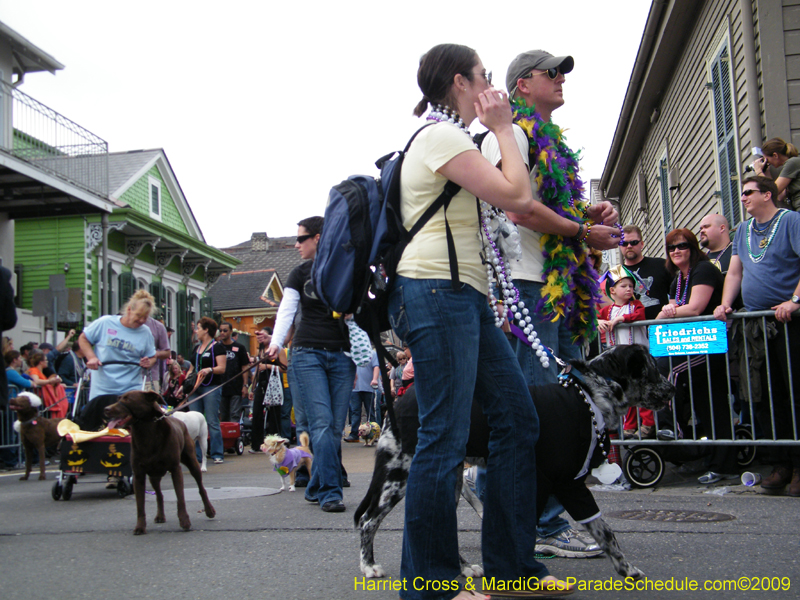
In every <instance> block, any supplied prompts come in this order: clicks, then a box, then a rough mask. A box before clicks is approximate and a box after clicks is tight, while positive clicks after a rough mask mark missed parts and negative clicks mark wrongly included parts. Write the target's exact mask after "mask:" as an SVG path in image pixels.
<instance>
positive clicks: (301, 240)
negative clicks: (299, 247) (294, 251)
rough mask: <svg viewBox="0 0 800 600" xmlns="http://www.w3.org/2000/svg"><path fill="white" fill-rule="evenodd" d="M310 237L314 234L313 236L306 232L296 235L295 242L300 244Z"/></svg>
mask: <svg viewBox="0 0 800 600" xmlns="http://www.w3.org/2000/svg"><path fill="white" fill-rule="evenodd" d="M312 237H314V236H313V235H311V234H310V233H308V234H306V235H298V236H297V243H298V244H302V243H303V242H305V241H306V240H307V239H308V238H312Z"/></svg>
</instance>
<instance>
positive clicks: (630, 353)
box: [354, 345, 675, 577]
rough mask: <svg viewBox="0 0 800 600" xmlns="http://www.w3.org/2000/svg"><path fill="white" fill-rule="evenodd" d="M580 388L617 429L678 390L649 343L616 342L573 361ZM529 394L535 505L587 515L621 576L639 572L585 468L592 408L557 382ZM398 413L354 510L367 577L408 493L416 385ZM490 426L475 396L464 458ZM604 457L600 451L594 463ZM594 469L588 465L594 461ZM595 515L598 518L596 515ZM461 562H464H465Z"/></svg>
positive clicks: (481, 443) (483, 452)
mask: <svg viewBox="0 0 800 600" xmlns="http://www.w3.org/2000/svg"><path fill="white" fill-rule="evenodd" d="M573 368H574V369H575V370H577V371H578V373H579V374H578V375H576V376H577V377H579V378H580V381H581V387H582V388H583V389H584V390H585V391H586V392H587V393H588V394H589V395H590V396H591V398H592V400H593V401H594V403H595V405H596V406H597V408H598V409H599V410H600V412H601V413H602V414H603V416H604V419H605V421H606V423H607V424H608V426H610V427H614V426H615V425H616V423H617V420H618V419H619V417H620V416H622V415H624V414H625V413H626V412H627V410H628V407H630V406H641V407H643V408H650V409H653V410H661V409H663V408H664V407H665V406H666V405H667V402H668V401H669V400H670V399H671V398H672V396H673V395H674V393H675V388H674V387H673V386H672V384H670V383H669V382H668V381H667V380H666V379H665V378H664V377H662V376H661V375H660V374H659V372H658V369H657V366H656V362H655V360H654V359H653V358H652V357H651V356H650V354H649V352H648V350H647V348H645V347H644V346H639V345H630V346H615V347H613V348H610V349H609V350H607V351H606V352H604V353H603V354H601V355H600V356H598V357H597V358H595V359H593V360H591V361H589V362H588V363H584V362H582V361H575V362H574V363H573ZM530 392H531V396H532V397H533V400H534V404H535V406H536V411H537V414H538V415H539V431H540V433H539V441H538V442H537V446H536V449H537V452H536V468H537V473H536V478H537V481H536V483H537V510H538V512H539V514H541V511H542V510H543V508H544V504H545V501H546V500H547V497H548V496H549V495H550V494H551V493H553V494H554V495H555V496H556V497H557V498H558V499H559V501H560V502H561V503H562V505H563V506H564V507H565V508H566V509H567V511H568V512H569V513H570V515H571V516H572V517H573V518H574V519H576V520H577V521H587V520H588V521H587V522H585V523H584V525H585V526H586V528H587V529H588V530H589V532H590V533H591V534H592V536H593V537H594V538H595V540H596V541H597V543H598V544H600V546H601V547H602V548H603V550H604V551H605V552H606V554H607V555H608V556H609V558H610V559H611V560H612V562H613V563H614V567H615V569H616V570H617V572H618V573H619V574H620V575H623V576H633V577H638V576H640V575H641V572H640V571H639V570H638V569H636V568H635V567H633V566H632V565H630V563H628V562H627V560H625V557H624V556H623V554H622V551H621V550H620V549H619V546H618V544H617V542H616V539H615V537H614V533H613V531H612V530H611V529H610V527H608V525H607V524H606V523H605V521H603V519H602V518H600V517H599V512H600V511H599V508H598V507H597V503H596V502H595V500H594V497H593V496H592V493H591V492H590V491H589V489H588V488H587V487H586V485H585V479H586V475H584V476H583V477H581V478H579V479H577V480H576V479H575V477H576V476H577V475H578V473H579V472H580V470H581V468H582V467H583V464H584V462H585V460H586V456H587V454H588V451H589V444H590V443H591V440H592V436H594V427H593V425H592V420H591V414H590V412H589V409H588V407H587V406H586V404H585V403H584V401H583V399H582V398H581V397H580V395H579V394H578V392H577V391H576V390H574V389H573V388H572V387H570V388H568V389H564V388H562V387H561V386H560V385H558V384H553V385H549V386H540V387H531V388H530ZM395 414H396V415H397V422H398V423H397V424H398V429H399V431H400V436H401V439H400V441H399V442H398V440H396V439H395V438H394V436H393V435H392V433H391V428H390V427H388V425H385V426H384V428H383V431H384V433H383V435H382V436H381V440H380V442H379V443H378V452H377V453H376V457H375V469H374V472H373V475H372V482H371V484H370V487H369V490H368V491H367V494H366V496H365V497H364V500H362V502H361V504H360V505H359V507H358V509H357V510H356V513H355V517H354V518H355V523H356V527H357V528H359V529H360V530H361V570H362V572H363V573H364V574H365V575H366V576H367V577H381V576H383V569H382V568H381V566H380V565H377V564H375V561H374V557H373V549H372V546H373V539H374V537H375V533H376V531H377V529H378V527H379V526H380V523H381V521H382V520H383V518H384V517H385V516H386V515H387V514H389V512H390V511H391V510H392V508H393V507H394V506H395V504H397V503H398V502H399V501H400V500H402V499H403V497H404V496H405V485H406V480H407V478H408V469H409V467H410V464H411V459H412V457H413V453H414V450H415V449H416V442H417V429H418V428H419V421H418V418H417V403H416V392H415V391H414V388H413V387H411V388H409V390H408V391H407V392H406V393H405V394H404V395H403V396H402V397H400V398H398V400H397V401H396V402H395ZM488 446H489V427H488V422H487V421H486V418H485V416H484V415H483V412H482V411H481V409H480V406H479V404H478V403H477V402H473V408H472V419H471V423H470V434H469V441H468V443H467V449H466V456H470V457H484V458H485V457H487V456H488ZM602 461H603V457H602V453H601V451H600V449H598V450H596V451H595V454H594V456H593V460H592V463H591V466H597V465H598V464H600V463H601V462H602ZM590 468H591V467H590ZM592 517H594V518H592ZM464 564H465V563H464V561H462V567H463V566H464Z"/></svg>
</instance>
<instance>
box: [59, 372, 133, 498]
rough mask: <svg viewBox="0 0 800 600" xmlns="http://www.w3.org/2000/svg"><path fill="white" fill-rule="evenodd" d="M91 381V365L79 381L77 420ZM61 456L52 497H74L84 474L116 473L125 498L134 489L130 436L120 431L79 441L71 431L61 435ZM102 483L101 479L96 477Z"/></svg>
mask: <svg viewBox="0 0 800 600" xmlns="http://www.w3.org/2000/svg"><path fill="white" fill-rule="evenodd" d="M104 364H107V365H110V364H127V365H136V366H139V363H134V362H125V361H108V362H106V363H104ZM147 376H148V371H147V370H146V369H143V373H142V389H144V387H145V383H146V381H147ZM90 385H91V371H89V370H88V369H87V370H86V371H85V372H84V374H83V376H82V377H81V378H80V380H79V381H78V388H77V390H76V391H75V402H74V403H73V405H72V413H71V414H70V415H69V417H70V419H71V420H74V419H75V417H77V416H78V415H79V414H80V412H81V411H82V410H83V408H84V407H85V406H86V405H87V404H88V402H89V387H90ZM58 455H59V457H60V465H59V472H58V475H57V477H56V480H55V482H54V483H53V488H52V490H51V492H52V496H53V500H60V499H64V500H69V499H71V498H72V491H73V487H74V486H75V484H76V483H78V480H79V479H78V478H79V477H82V476H84V475H90V474H97V475H105V476H106V480H104V481H102V483H107V482H108V479H107V478H108V477H117V478H118V480H117V488H116V490H117V495H118V496H119V497H120V498H124V497H125V496H128V495H130V494H132V493H133V483H132V481H131V477H132V475H133V473H132V471H131V438H130V436H125V437H120V436H118V435H105V436H100V437H96V438H93V439H91V440H87V441H85V442H81V443H76V442H75V441H74V440H73V438H72V435H71V434H67V435H65V436H64V437H63V438H62V439H61V443H60V444H59V448H58ZM96 483H100V481H96Z"/></svg>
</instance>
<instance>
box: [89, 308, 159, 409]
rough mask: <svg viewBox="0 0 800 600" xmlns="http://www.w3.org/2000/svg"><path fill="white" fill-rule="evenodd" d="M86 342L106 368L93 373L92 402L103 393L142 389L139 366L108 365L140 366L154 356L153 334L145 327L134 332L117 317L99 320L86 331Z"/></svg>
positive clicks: (90, 392)
mask: <svg viewBox="0 0 800 600" xmlns="http://www.w3.org/2000/svg"><path fill="white" fill-rule="evenodd" d="M83 333H84V335H85V336H86V339H87V340H89V342H90V343H91V344H92V346H94V353H95V354H96V355H97V358H99V359H100V362H101V363H104V366H102V367H100V368H99V369H98V370H97V371H94V372H93V373H92V384H91V386H90V387H91V389H90V391H89V399H90V400H91V399H93V398H95V397H96V396H100V395H103V394H124V393H125V392H130V391H131V390H138V389H141V387H142V369H141V367H139V366H136V365H105V363H106V362H108V361H112V360H124V361H126V362H135V363H138V362H139V361H140V360H141V359H142V358H144V357H148V358H149V357H151V356H155V353H156V345H155V341H154V340H153V334H152V333H151V332H150V328H149V327H147V326H146V325H142V326H141V327H137V328H136V329H131V328H130V327H125V326H124V325H123V324H122V318H121V317H119V316H118V315H106V316H104V317H100V318H99V319H97V320H96V321H94V322H93V323H91V324H90V325H89V327H87V328H86V329H85V330H84V332H83Z"/></svg>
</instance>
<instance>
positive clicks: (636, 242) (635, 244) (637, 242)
mask: <svg viewBox="0 0 800 600" xmlns="http://www.w3.org/2000/svg"><path fill="white" fill-rule="evenodd" d="M641 243H642V240H630V241H629V242H620V243H619V245H620V246H622V247H623V248H627V247H628V246H638V245H639V244H641Z"/></svg>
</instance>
